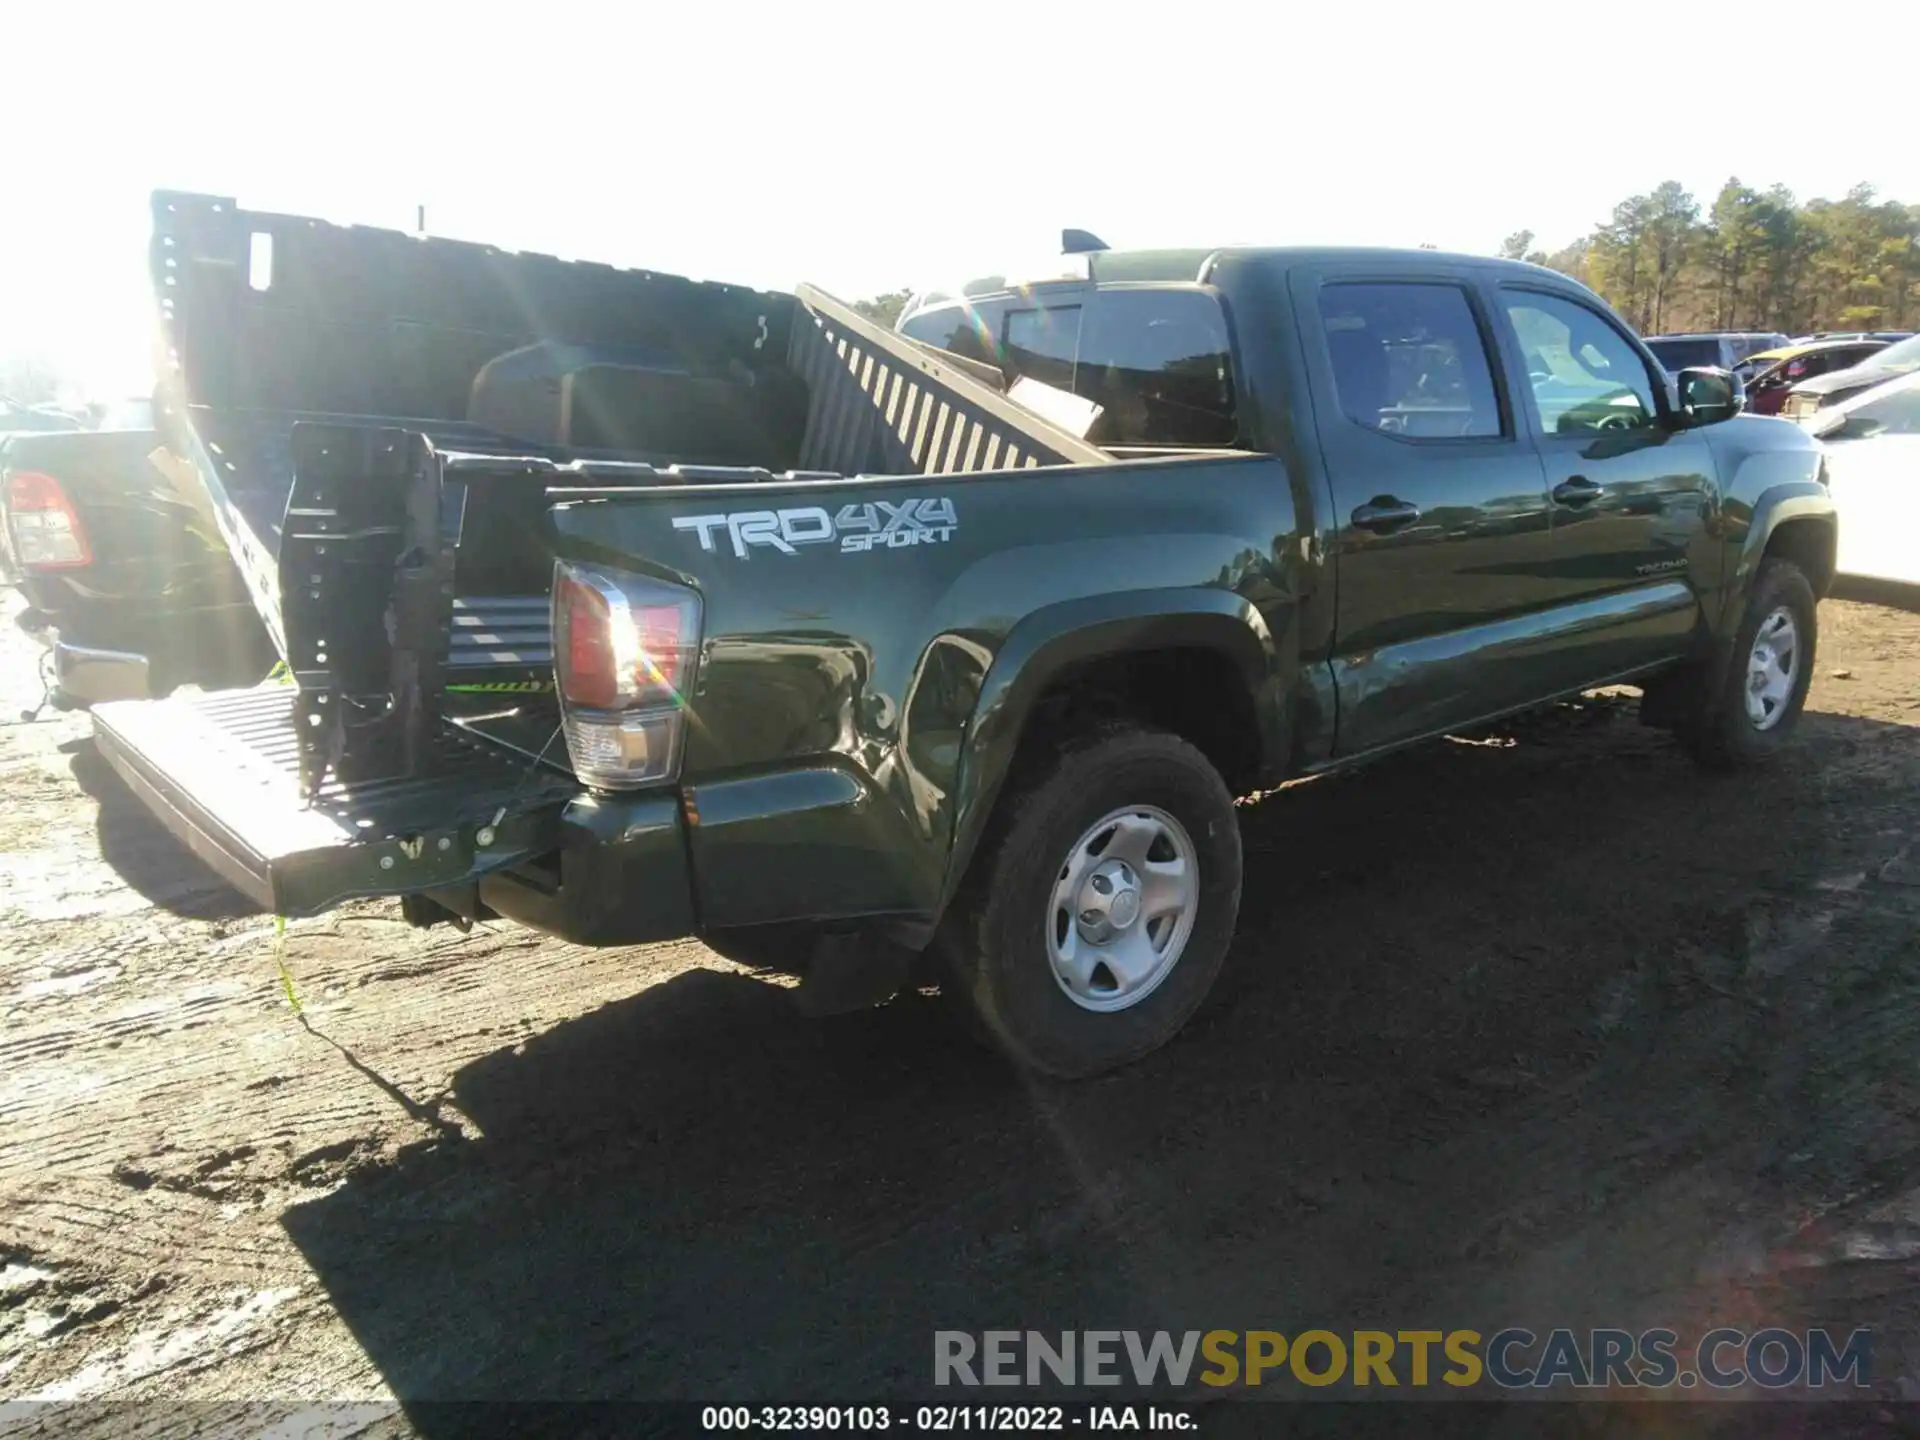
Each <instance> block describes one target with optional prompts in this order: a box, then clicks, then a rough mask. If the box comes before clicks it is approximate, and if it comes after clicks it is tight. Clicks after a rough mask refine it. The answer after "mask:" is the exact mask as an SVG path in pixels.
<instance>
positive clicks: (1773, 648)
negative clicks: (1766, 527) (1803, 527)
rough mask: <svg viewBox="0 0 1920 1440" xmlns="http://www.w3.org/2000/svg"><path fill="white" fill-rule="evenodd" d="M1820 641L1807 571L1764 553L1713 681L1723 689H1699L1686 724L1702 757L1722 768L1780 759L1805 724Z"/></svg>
mask: <svg viewBox="0 0 1920 1440" xmlns="http://www.w3.org/2000/svg"><path fill="white" fill-rule="evenodd" d="M1818 640H1819V619H1818V614H1817V610H1816V601H1815V599H1814V594H1813V587H1812V586H1811V585H1810V584H1808V583H1807V577H1806V576H1805V575H1804V574H1802V573H1801V571H1800V568H1799V567H1798V566H1797V565H1795V564H1793V562H1792V561H1789V560H1780V559H1770V560H1762V561H1761V562H1760V570H1759V573H1758V574H1757V575H1756V576H1755V577H1754V582H1753V590H1752V593H1751V594H1749V595H1748V597H1747V610H1746V616H1745V618H1744V619H1743V620H1742V621H1741V623H1740V629H1739V630H1738V632H1737V633H1736V634H1735V635H1734V637H1733V642H1732V645H1731V647H1730V649H1729V650H1728V651H1727V653H1726V654H1725V655H1724V656H1723V663H1722V664H1721V665H1720V666H1719V667H1718V668H1717V672H1715V673H1717V676H1718V679H1717V682H1706V683H1709V684H1715V685H1716V688H1714V689H1711V690H1708V691H1707V693H1704V694H1702V695H1700V696H1698V697H1697V702H1696V704H1695V705H1694V706H1692V707H1690V710H1689V713H1687V714H1686V715H1685V716H1684V717H1683V718H1682V719H1681V721H1680V723H1679V725H1678V729H1679V733H1680V737H1681V739H1682V741H1683V742H1685V744H1686V746H1687V748H1688V749H1689V750H1690V751H1691V752H1692V754H1693V756H1694V758H1695V759H1696V760H1698V761H1699V762H1700V763H1701V764H1702V765H1704V766H1706V767H1708V768H1709V769H1714V770H1732V769H1738V768H1741V767H1743V766H1748V765H1758V764H1764V763H1766V762H1767V761H1770V760H1772V759H1773V758H1774V757H1775V756H1776V755H1777V754H1778V753H1779V752H1780V751H1781V749H1783V748H1784V747H1785V746H1786V744H1787V742H1788V740H1789V739H1790V738H1791V737H1792V735H1793V731H1794V728H1795V727H1796V726H1797V725H1798V724H1799V723H1800V712H1801V709H1802V707H1803V706H1805V704H1806V701H1807V688H1808V687H1809V686H1810V685H1811V684H1812V683H1813V657H1814V647H1815V645H1816V643H1817V642H1818Z"/></svg>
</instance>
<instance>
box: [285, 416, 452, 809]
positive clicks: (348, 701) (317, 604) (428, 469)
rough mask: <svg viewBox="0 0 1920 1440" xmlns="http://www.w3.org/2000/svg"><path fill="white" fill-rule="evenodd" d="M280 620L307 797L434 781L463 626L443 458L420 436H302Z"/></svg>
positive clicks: (345, 429) (356, 430)
mask: <svg viewBox="0 0 1920 1440" xmlns="http://www.w3.org/2000/svg"><path fill="white" fill-rule="evenodd" d="M293 468H294V479H293V488H292V491H291V493H290V494H289V496H288V500H287V512H286V519H285V522H284V524H283V527H282V531H281V539H280V556H279V563H280V597H281V598H280V606H281V621H282V624H283V625H284V627H285V631H286V645H287V663H288V669H289V670H290V671H291V673H292V676H293V681H294V684H295V686H296V687H297V688H298V691H299V694H298V696H297V698H296V701H295V705H294V723H295V727H296V731H297V734H298V737H299V755H300V789H301V793H302V794H303V795H305V796H307V797H309V798H311V797H312V796H314V795H315V794H317V793H318V792H319V790H320V787H321V786H322V784H324V783H325V781H326V779H327V777H328V776H329V775H332V776H334V777H335V778H337V779H339V780H341V781H343V782H354V781H362V780H374V779H385V778H397V777H401V776H417V775H421V774H424V773H426V772H427V771H428V769H430V768H431V759H432V756H433V753H434V751H433V747H432V745H431V743H430V739H431V732H432V729H433V727H434V726H435V725H436V724H438V722H439V718H440V701H441V696H442V691H443V678H444V676H443V672H444V669H445V665H446V656H447V645H448V630H449V627H450V625H451V622H452V614H453V574H454V560H455V544H454V543H453V540H452V539H450V538H449V536H448V535H447V533H446V530H445V528H444V526H443V524H442V520H441V509H442V484H441V462H440V457H439V456H438V454H437V453H436V452H435V451H434V448H433V446H432V445H431V444H430V443H429V442H428V440H427V438H426V436H424V435H422V434H421V433H419V432H418V431H411V430H402V429H396V428H391V427H375V426H353V425H340V424H323V423H307V424H300V425H296V426H295V427H294V429H293Z"/></svg>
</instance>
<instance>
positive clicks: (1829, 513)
mask: <svg viewBox="0 0 1920 1440" xmlns="http://www.w3.org/2000/svg"><path fill="white" fill-rule="evenodd" d="M1789 520H1819V521H1823V522H1824V523H1826V524H1827V525H1828V526H1830V527H1832V528H1833V529H1834V530H1835V531H1836V536H1835V539H1836V541H1837V540H1838V535H1837V531H1838V528H1839V515H1838V512H1837V511H1836V510H1835V509H1834V504H1833V496H1832V495H1831V494H1829V493H1828V491H1827V488H1826V487H1825V486H1824V485H1821V484H1820V483H1819V482H1818V481H1814V480H1796V481H1791V482H1788V483H1786V484H1783V485H1774V486H1771V487H1769V488H1768V489H1766V490H1763V491H1761V492H1760V494H1759V495H1758V496H1757V497H1756V498H1755V499H1754V502H1753V507H1752V509H1751V510H1750V511H1749V512H1748V514H1747V521H1746V533H1745V534H1744V535H1737V534H1736V535H1735V536H1730V537H1729V539H1730V541H1732V543H1734V544H1737V545H1738V546H1739V549H1738V551H1737V553H1736V554H1735V555H1734V556H1733V563H1732V564H1731V565H1730V566H1729V568H1728V574H1727V582H1726V585H1727V588H1726V603H1725V604H1724V605H1723V606H1722V607H1721V612H1720V637H1721V639H1723V640H1730V639H1731V638H1732V637H1733V636H1735V635H1737V634H1739V632H1740V625H1741V622H1742V621H1743V620H1745V619H1746V614H1747V596H1748V594H1750V593H1751V592H1752V590H1753V577H1754V574H1755V572H1756V571H1758V570H1759V568H1760V561H1761V560H1762V559H1763V558H1765V556H1766V553H1767V546H1768V545H1769V544H1770V543H1771V542H1772V540H1773V537H1774V535H1775V533H1776V532H1777V531H1778V530H1779V529H1780V527H1781V526H1782V525H1784V524H1786V523H1787V522H1788V521H1789Z"/></svg>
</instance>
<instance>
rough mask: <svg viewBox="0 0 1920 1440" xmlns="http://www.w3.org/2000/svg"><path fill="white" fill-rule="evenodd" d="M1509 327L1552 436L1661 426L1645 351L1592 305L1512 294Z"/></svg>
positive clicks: (1521, 292) (1508, 303)
mask: <svg viewBox="0 0 1920 1440" xmlns="http://www.w3.org/2000/svg"><path fill="white" fill-rule="evenodd" d="M1504 304H1505V309H1506V314H1507V319H1508V322H1509V323H1510V324H1511V325H1512V326H1513V333H1514V338H1515V339H1516V341H1517V342H1518V343H1519V347H1520V353H1521V355H1522V356H1524V357H1525V359H1526V369H1527V382H1528V385H1529V386H1530V387H1531V389H1532V391H1533V403H1534V408H1535V409H1536V410H1537V411H1538V412H1539V414H1540V428H1541V429H1542V430H1544V431H1545V432H1546V433H1547V434H1549V435H1586V434H1591V433H1593V432H1596V431H1602V430H1648V429H1652V428H1653V426H1654V425H1655V424H1656V423H1657V420H1658V412H1657V411H1656V410H1655V408H1654V403H1653V382H1652V379H1651V378H1650V377H1649V376H1648V374H1647V367H1646V365H1645V364H1644V363H1643V362H1642V361H1641V359H1640V355H1639V352H1638V351H1636V350H1635V349H1634V348H1633V346H1632V345H1630V344H1629V343H1628V342H1627V338H1626V337H1625V336H1624V335H1622V334H1621V333H1620V332H1619V331H1618V330H1616V329H1614V327H1613V326H1612V325H1610V324H1608V323H1607V322H1606V321H1605V320H1603V319H1601V318H1600V316H1599V315H1597V314H1595V313H1594V312H1593V311H1592V310H1589V309H1588V308H1587V307H1586V306H1584V305H1581V304H1578V303H1576V302H1575V301H1572V300H1563V299H1561V298H1560V297H1559V296H1557V295H1542V294H1538V293H1535V292H1532V291H1524V290H1509V291H1507V292H1506V293H1505V299H1504Z"/></svg>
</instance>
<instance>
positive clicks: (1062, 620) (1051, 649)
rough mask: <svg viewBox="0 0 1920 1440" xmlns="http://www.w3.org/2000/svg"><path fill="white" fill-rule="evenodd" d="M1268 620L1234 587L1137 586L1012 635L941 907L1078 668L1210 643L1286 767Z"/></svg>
mask: <svg viewBox="0 0 1920 1440" xmlns="http://www.w3.org/2000/svg"><path fill="white" fill-rule="evenodd" d="M1290 643H1297V637H1296V636H1295V635H1294V633H1293V630H1292V627H1288V629H1287V630H1286V632H1285V633H1284V634H1283V636H1282V637H1281V639H1280V641H1278V642H1276V639H1275V636H1274V634H1273V633H1272V631H1271V630H1270V628H1269V626H1268V623H1267V620H1266V618H1265V617H1264V616H1263V615H1262V614H1261V612H1260V611H1259V610H1257V609H1256V608H1255V607H1254V606H1253V605H1252V604H1250V603H1249V602H1248V601H1246V600H1245V599H1244V598H1242V597H1241V596H1239V595H1237V594H1234V593H1233V592H1231V591H1226V590H1215V589H1201V588H1194V589H1172V590H1146V591H1128V592H1122V593H1119V594H1107V595H1097V596H1088V597H1084V598H1081V599H1076V600H1067V601H1062V602H1061V603H1059V604H1056V605H1049V606H1047V607H1045V608H1044V609H1041V610H1037V611H1035V612H1034V613H1032V614H1031V615H1028V616H1027V617H1026V618H1024V619H1023V620H1021V621H1020V622H1019V623H1018V624H1017V625H1015V626H1014V627H1013V629H1012V630H1011V631H1010V632H1009V633H1008V635H1007V638H1006V641H1005V643H1003V644H1002V645H1001V647H1000V649H999V651H998V653H997V654H996V655H995V657H994V661H993V664H992V666H991V667H990V668H989V669H988V671H987V674H986V677H985V679H984V680H983V682H982V684H981V689H980V700H979V703H978V705H977V706H976V707H975V709H974V714H973V720H972V723H971V724H970V725H969V726H968V728H967V739H966V744H965V745H964V747H963V749H962V752H961V758H960V766H959V773H958V778H957V785H956V792H957V793H956V802H955V806H954V839H953V844H952V846H951V847H950V849H949V851H948V856H947V866H946V874H945V878H944V880H943V882H942V885H941V890H940V910H941V912H942V913H944V912H945V910H946V908H947V905H948V904H949V903H950V902H951V901H952V899H953V896H954V895H955V893H956V892H957V891H958V890H959V887H960V882H961V880H962V878H963V877H964V876H965V875H966V873H967V870H968V867H969V866H970V864H971V863H972V859H973V854H974V851H975V850H976V848H977V847H978V846H979V843H980V838H981V836H982V834H983V833H984V832H985V830H986V826H987V821H988V819H989V818H990V817H991V815H992V813H993V809H994V805H995V803H996V802H997V801H998V799H999V797H1000V792H1001V789H1002V788H1003V786H1004V785H1005V782H1006V778H1007V775H1008V772H1009V771H1010V770H1011V768H1012V765H1013V760H1014V756H1015V753H1016V752H1017V751H1018V749H1019V746H1020V741H1021V738H1022V736H1023V735H1024V734H1025V732H1026V728H1027V723H1028V721H1029V719H1030V718H1031V717H1032V713H1033V709H1034V706H1035V705H1036V704H1037V703H1038V702H1039V700H1040V697H1041V696H1042V695H1044V694H1045V693H1046V691H1047V689H1048V687H1049V686H1050V685H1052V683H1053V682H1054V681H1055V680H1056V679H1058V678H1059V677H1060V676H1061V675H1063V674H1064V673H1066V672H1067V671H1068V670H1069V669H1071V668H1072V667H1074V666H1076V665H1080V664H1084V663H1086V662H1088V661H1092V660H1101V659H1106V658H1108V657H1111V656H1119V655H1126V654H1129V653H1140V652H1144V651H1149V650H1176V649H1203V650H1212V651H1215V652H1218V653H1220V654H1222V655H1224V656H1226V657H1227V658H1228V659H1229V660H1231V661H1232V662H1233V664H1234V667H1235V669H1236V670H1237V671H1238V672H1239V674H1240V676H1241V678H1242V680H1243V681H1244V682H1245V684H1246V686H1247V689H1248V693H1249V694H1250V695H1251V696H1252V698H1253V706H1254V714H1255V716H1256V717H1257V721H1258V724H1259V727H1260V737H1259V739H1260V745H1259V752H1260V770H1261V773H1262V775H1263V776H1269V775H1272V774H1274V773H1276V772H1277V770H1278V769H1279V768H1280V766H1281V764H1282V761H1283V757H1284V756H1285V755H1286V753H1287V750H1286V747H1287V725H1286V718H1285V716H1286V712H1285V706H1284V702H1283V699H1282V695H1281V691H1280V686H1279V683H1278V677H1279V676H1280V675H1281V674H1282V673H1284V672H1283V669H1282V663H1283V659H1284V657H1283V656H1282V655H1281V654H1280V649H1281V646H1282V645H1284V644H1290Z"/></svg>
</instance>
